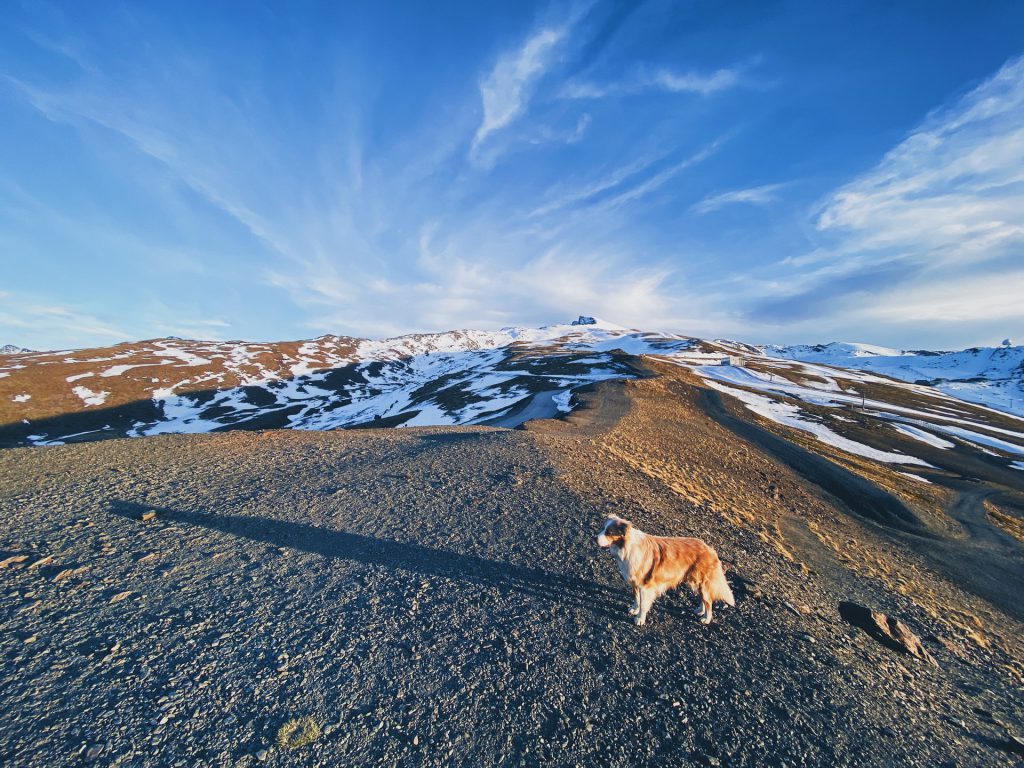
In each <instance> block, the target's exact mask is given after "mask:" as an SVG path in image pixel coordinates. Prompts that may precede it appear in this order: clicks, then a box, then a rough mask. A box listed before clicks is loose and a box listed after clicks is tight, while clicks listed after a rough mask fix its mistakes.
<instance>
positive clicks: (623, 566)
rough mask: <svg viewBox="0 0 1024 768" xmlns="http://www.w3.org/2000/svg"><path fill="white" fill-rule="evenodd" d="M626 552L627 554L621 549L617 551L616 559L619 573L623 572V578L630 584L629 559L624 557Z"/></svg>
mask: <svg viewBox="0 0 1024 768" xmlns="http://www.w3.org/2000/svg"><path fill="white" fill-rule="evenodd" d="M624 554H625V553H624V552H622V551H621V550H619V551H618V552H616V553H615V560H616V561H617V564H618V566H619V573H620V574H622V578H623V580H624V581H625V582H626V583H627V584H628V583H629V561H628V560H626V559H625V558H624V557H623V555H624Z"/></svg>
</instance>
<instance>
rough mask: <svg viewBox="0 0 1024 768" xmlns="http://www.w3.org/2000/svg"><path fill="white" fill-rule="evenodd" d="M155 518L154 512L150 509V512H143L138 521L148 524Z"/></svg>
mask: <svg viewBox="0 0 1024 768" xmlns="http://www.w3.org/2000/svg"><path fill="white" fill-rule="evenodd" d="M155 517H156V512H155V511H154V510H152V509H151V510H149V511H147V512H143V513H142V516H141V518H140V519H141V520H142V522H144V523H148V522H149V521H150V520H152V519H153V518H155Z"/></svg>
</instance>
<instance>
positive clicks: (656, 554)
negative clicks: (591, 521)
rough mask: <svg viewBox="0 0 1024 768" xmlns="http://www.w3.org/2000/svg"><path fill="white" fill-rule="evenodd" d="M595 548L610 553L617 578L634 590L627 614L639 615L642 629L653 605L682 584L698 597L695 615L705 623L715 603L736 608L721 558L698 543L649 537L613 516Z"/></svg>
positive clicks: (675, 538) (708, 621)
mask: <svg viewBox="0 0 1024 768" xmlns="http://www.w3.org/2000/svg"><path fill="white" fill-rule="evenodd" d="M597 543H598V545H599V546H601V547H603V548H606V549H607V548H611V551H612V554H613V555H615V557H616V559H617V560H618V564H619V573H621V574H622V578H623V579H625V580H626V583H627V584H628V585H629V586H630V588H631V589H632V590H633V607H632V608H630V610H629V615H630V616H636V619H635V620H634V621H635V623H636V625H637V626H638V627H642V626H643V625H644V622H645V621H647V612H648V611H649V610H650V609H651V604H652V603H653V602H654V601H655V600H657V599H658V598H659V597H661V596H662V595H663V594H665V592H667V591H668V590H670V589H673V588H675V587H678V586H679V585H680V584H685V585H686V586H688V587H689V588H690V589H691V590H692V591H693V592H694V593H696V594H698V595H700V600H701V606H700V608H699V609H698V610H697V614H698V615H699V616H700V620H701V622H702V623H704V624H710V623H711V607H712V603H714V602H715V601H716V600H721V601H722V602H724V603H727V604H728V605H733V606H735V605H736V601H735V599H734V598H733V596H732V590H731V589H729V583H728V582H727V581H726V580H725V572H724V571H723V570H722V563H721V561H720V560H719V559H718V555H717V554H716V552H715V550H713V549H712V548H711V547H709V546H708V545H707V544H705V543H704V542H703V541H701V540H700V539H684V538H677V537H668V536H651V535H650V534H648V533H644V532H643V531H641V530H640V529H639V528H636V527H635V526H634V525H633V524H632V523H631V522H629V520H623V519H622V518H621V517H616V516H615V515H609V516H608V522H607V523H605V526H604V530H602V531H601V533H600V534H599V535H598V537H597Z"/></svg>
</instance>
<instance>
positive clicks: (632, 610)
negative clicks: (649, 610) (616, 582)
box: [629, 584, 640, 616]
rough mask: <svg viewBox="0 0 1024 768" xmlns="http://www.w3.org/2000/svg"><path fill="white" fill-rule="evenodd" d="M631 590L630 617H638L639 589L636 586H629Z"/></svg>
mask: <svg viewBox="0 0 1024 768" xmlns="http://www.w3.org/2000/svg"><path fill="white" fill-rule="evenodd" d="M631 586H632V588H633V607H632V608H630V609H629V615H630V616H639V615H640V587H638V586H636V584H633V585H631Z"/></svg>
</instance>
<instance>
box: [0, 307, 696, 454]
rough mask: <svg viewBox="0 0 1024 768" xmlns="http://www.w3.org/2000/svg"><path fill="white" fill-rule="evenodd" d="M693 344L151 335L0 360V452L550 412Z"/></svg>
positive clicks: (596, 327)
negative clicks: (647, 357) (637, 365)
mask: <svg viewBox="0 0 1024 768" xmlns="http://www.w3.org/2000/svg"><path fill="white" fill-rule="evenodd" d="M689 344H690V340H688V339H686V338H684V337H680V336H672V335H664V334H651V333H644V332H640V331H628V330H626V329H621V328H619V327H618V326H614V325H612V324H609V323H599V322H595V323H594V324H588V325H583V326H578V325H569V324H566V325H556V326H549V327H545V328H538V329H527V328H506V329H503V330H501V331H493V332H492V331H451V332H448V333H439V334H416V335H411V336H402V337H398V338H394V339H385V340H382V341H373V340H368V339H353V338H348V337H340V336H323V337H320V338H318V339H314V340H311V341H302V342H278V343H267V344H256V343H247V342H201V341H185V340H182V339H158V340H153V341H145V342H139V343H132V344H119V345H117V346H114V347H108V348H101V349H91V350H77V351H64V352H40V353H32V354H15V355H6V356H4V357H2V358H0V425H3V426H0V445H49V444H54V443H58V442H66V441H80V440H94V439H100V438H109V437H126V436H127V437H138V436H143V435H154V434H162V433H174V432H211V431H216V430H222V429H268V428H292V429H314V430H321V429H335V428H339V427H354V426H370V425H372V426H428V425H454V424H497V425H500V426H515V425H516V424H518V423H521V422H522V421H523V420H525V419H526V418H538V417H547V416H553V415H555V414H556V413H558V412H559V411H566V410H568V408H569V405H568V403H569V398H570V397H571V393H572V391H573V390H574V389H576V388H578V387H580V386H585V385H587V384H591V383H593V382H595V381H601V380H605V379H609V378H621V377H623V376H631V375H635V372H634V371H633V369H632V367H631V365H632V363H631V362H630V359H629V358H628V357H627V355H635V354H640V353H644V352H668V351H672V350H676V349H682V348H685V347H686V346H688V345H689Z"/></svg>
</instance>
